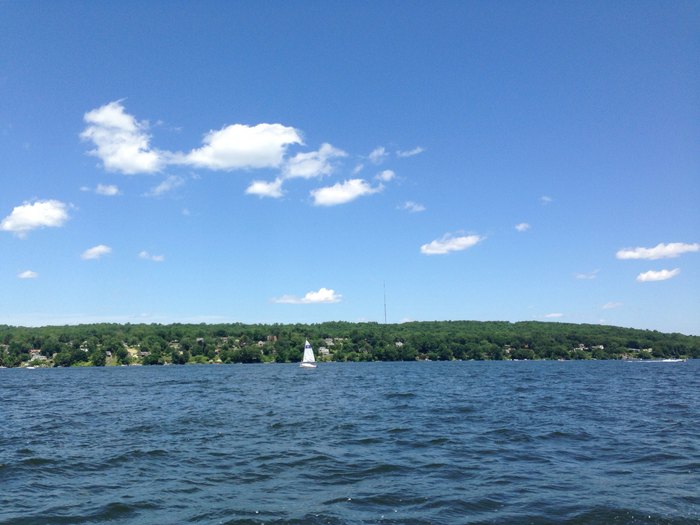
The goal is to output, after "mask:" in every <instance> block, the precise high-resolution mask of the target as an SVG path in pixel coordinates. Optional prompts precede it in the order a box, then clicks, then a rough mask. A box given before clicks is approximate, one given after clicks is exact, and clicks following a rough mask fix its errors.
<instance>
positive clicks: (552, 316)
mask: <svg viewBox="0 0 700 525" xmlns="http://www.w3.org/2000/svg"><path fill="white" fill-rule="evenodd" d="M542 317H544V318H545V319H560V318H562V317H564V314H563V313H560V312H554V313H551V314H545V315H543V316H542Z"/></svg>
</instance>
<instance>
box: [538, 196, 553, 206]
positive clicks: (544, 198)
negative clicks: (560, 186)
mask: <svg viewBox="0 0 700 525" xmlns="http://www.w3.org/2000/svg"><path fill="white" fill-rule="evenodd" d="M553 201H554V199H552V197H550V196H549V195H542V197H540V203H541V204H542V205H543V206H546V205H547V204H550V203H552V202H553Z"/></svg>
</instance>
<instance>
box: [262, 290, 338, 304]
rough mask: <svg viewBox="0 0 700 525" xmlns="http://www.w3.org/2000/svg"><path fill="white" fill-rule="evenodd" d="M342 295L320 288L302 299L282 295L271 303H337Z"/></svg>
mask: <svg viewBox="0 0 700 525" xmlns="http://www.w3.org/2000/svg"><path fill="white" fill-rule="evenodd" d="M342 297H343V296H342V295H340V294H339V293H336V292H335V290H332V289H330V288H320V289H319V290H318V291H317V292H308V293H307V294H306V295H304V296H303V297H298V296H296V295H283V296H281V297H276V298H274V299H272V302H273V303H277V304H322V303H339V302H340V301H341V299H342Z"/></svg>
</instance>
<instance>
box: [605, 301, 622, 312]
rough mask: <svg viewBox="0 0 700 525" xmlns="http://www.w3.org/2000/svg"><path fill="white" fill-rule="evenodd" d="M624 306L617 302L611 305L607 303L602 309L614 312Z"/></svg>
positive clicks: (611, 302)
mask: <svg viewBox="0 0 700 525" xmlns="http://www.w3.org/2000/svg"><path fill="white" fill-rule="evenodd" d="M621 306H622V303H620V302H616V301H610V302H609V303H605V304H604V305H603V306H601V308H602V309H603V310H613V309H615V308H620V307H621Z"/></svg>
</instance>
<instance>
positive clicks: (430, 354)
mask: <svg viewBox="0 0 700 525" xmlns="http://www.w3.org/2000/svg"><path fill="white" fill-rule="evenodd" d="M307 339H308V340H309V342H311V344H312V345H313V347H314V351H315V353H316V357H317V359H318V360H319V361H415V360H433V361H446V360H504V359H511V360H524V359H530V360H532V359H558V360H561V359H563V360H569V359H660V358H700V337H699V336H689V335H682V334H675V333H674V334H667V333H661V332H657V331H651V330H639V329H633V328H620V327H615V326H605V325H591V324H569V323H551V322H550V323H545V322H534V321H532V322H516V323H511V322H505V321H434V322H409V323H401V324H378V323H350V322H325V323H319V324H268V325H265V324H241V323H232V324H169V325H162V324H109V323H104V324H83V325H70V326H45V327H37V328H28V327H16V326H4V325H0V367H30V366H33V367H53V366H63V367H67V366H111V365H170V364H173V365H182V364H188V363H194V364H207V363H273V362H277V363H288V362H296V361H299V360H300V359H301V355H302V351H303V347H304V341H305V340H307Z"/></svg>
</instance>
